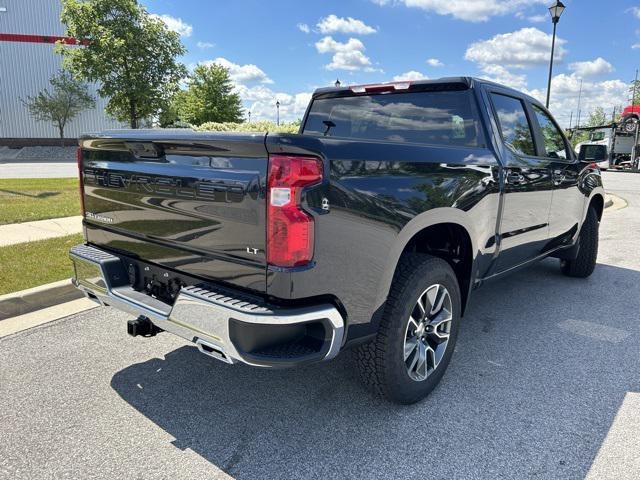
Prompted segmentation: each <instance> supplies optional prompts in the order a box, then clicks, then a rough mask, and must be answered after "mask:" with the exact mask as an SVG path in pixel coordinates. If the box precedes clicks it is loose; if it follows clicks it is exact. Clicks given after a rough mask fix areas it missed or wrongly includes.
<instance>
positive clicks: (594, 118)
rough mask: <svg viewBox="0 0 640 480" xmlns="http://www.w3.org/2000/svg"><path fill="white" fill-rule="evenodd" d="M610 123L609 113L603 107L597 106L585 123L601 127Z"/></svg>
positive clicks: (589, 125) (587, 125)
mask: <svg viewBox="0 0 640 480" xmlns="http://www.w3.org/2000/svg"><path fill="white" fill-rule="evenodd" d="M607 123H609V121H608V119H607V114H606V113H605V111H604V108H602V107H596V109H595V110H594V111H593V112H591V114H590V115H589V118H588V119H587V122H586V123H585V126H586V127H599V126H600V125H606V124H607Z"/></svg>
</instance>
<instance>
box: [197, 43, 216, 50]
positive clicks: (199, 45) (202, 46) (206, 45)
mask: <svg viewBox="0 0 640 480" xmlns="http://www.w3.org/2000/svg"><path fill="white" fill-rule="evenodd" d="M196 45H197V46H198V48H201V49H203V50H204V49H206V48H213V47H215V46H216V44H215V43H211V42H198V43H197V44H196Z"/></svg>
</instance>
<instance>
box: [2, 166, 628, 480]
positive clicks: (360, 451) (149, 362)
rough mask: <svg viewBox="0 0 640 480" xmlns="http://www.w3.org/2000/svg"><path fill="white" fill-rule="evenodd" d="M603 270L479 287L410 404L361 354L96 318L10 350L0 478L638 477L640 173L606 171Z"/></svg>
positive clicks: (518, 277) (552, 264) (7, 345)
mask: <svg viewBox="0 0 640 480" xmlns="http://www.w3.org/2000/svg"><path fill="white" fill-rule="evenodd" d="M605 187H606V189H607V191H608V192H610V193H613V194H616V195H617V196H619V197H622V198H624V199H625V200H626V201H627V202H628V207H627V208H622V209H618V210H613V209H609V210H607V212H606V213H605V216H604V219H603V222H602V225H601V232H600V235H601V236H600V238H601V243H600V254H599V259H598V263H599V265H598V267H597V269H596V272H595V274H594V275H593V276H592V277H591V278H589V279H588V280H576V279H568V278H566V277H563V276H562V275H561V274H560V270H559V266H558V262H557V261H554V260H547V261H544V262H542V263H540V264H538V265H536V266H534V267H532V268H531V269H529V270H525V271H522V272H520V273H517V274H515V275H513V276H511V277H508V278H505V279H503V280H499V281H495V282H493V283H490V284H487V285H485V286H484V287H483V288H482V289H481V290H478V291H477V292H475V297H474V299H473V301H472V305H471V308H470V311H469V312H468V314H467V315H466V317H465V319H464V322H463V326H462V331H461V335H460V338H459V340H458V344H457V347H456V352H455V355H454V357H453V361H452V363H451V366H450V367H449V370H448V372H447V374H446V375H445V377H444V379H443V381H442V383H441V384H440V386H439V387H437V388H436V390H435V391H434V392H433V394H432V395H431V396H430V397H428V398H427V400H426V401H424V402H422V403H420V404H417V405H413V406H409V407H400V406H397V405H392V404H389V403H387V402H385V401H383V400H381V399H378V398H376V397H374V396H372V395H371V394H369V393H368V391H367V390H365V389H364V388H363V387H362V386H361V384H360V383H359V381H358V378H357V375H356V372H355V365H354V364H353V363H352V360H351V358H350V356H349V355H341V356H340V357H338V358H337V359H336V360H334V361H332V362H330V363H327V364H320V365H314V366H310V367H306V368H301V369H295V370H276V371H269V370H260V369H252V368H249V367H245V366H228V365H225V364H222V363H220V362H216V361H215V360H213V359H211V358H208V357H205V356H203V355H202V354H200V353H199V352H198V351H197V350H196V349H195V348H194V347H192V346H190V345H187V344H186V343H185V342H183V341H182V340H180V339H177V338H175V337H172V336H170V335H168V334H166V335H164V334H163V335H160V336H158V337H155V338H152V339H139V338H137V339H134V338H131V337H129V336H127V334H126V329H125V321H126V319H128V317H127V316H125V315H124V314H121V313H118V312H116V311H112V310H108V309H98V308H96V309H93V310H89V311H87V312H84V313H81V314H77V315H74V316H70V317H66V318H63V319H60V320H57V321H55V322H52V323H49V324H47V325H44V326H42V327H38V328H34V329H31V330H26V331H23V332H20V333H17V334H14V335H11V336H8V337H5V338H2V339H0V365H1V366H2V367H1V369H0V398H2V408H0V435H1V437H2V441H1V442H0V477H1V478H7V479H9V478H10V479H22V478H24V479H31V478H109V479H112V478H145V479H148V478H196V477H199V478H237V479H246V478H278V479H284V478H349V477H350V478H386V479H390V478H453V477H455V478H563V479H566V478H584V477H586V476H588V477H592V478H598V479H600V478H640V455H639V454H638V452H640V373H639V372H640V315H639V314H638V312H639V311H640V295H639V293H640V245H639V238H638V232H640V175H634V174H627V173H616V172H611V173H606V174H605Z"/></svg>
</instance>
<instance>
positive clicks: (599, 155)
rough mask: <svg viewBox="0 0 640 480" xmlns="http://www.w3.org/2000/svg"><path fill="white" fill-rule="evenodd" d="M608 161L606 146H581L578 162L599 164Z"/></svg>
mask: <svg viewBox="0 0 640 480" xmlns="http://www.w3.org/2000/svg"><path fill="white" fill-rule="evenodd" d="M608 159H609V153H608V152H607V147H606V145H582V146H581V147H580V152H579V153H578V160H580V161H581V162H586V163H592V162H595V163H600V162H605V161H607V160H608Z"/></svg>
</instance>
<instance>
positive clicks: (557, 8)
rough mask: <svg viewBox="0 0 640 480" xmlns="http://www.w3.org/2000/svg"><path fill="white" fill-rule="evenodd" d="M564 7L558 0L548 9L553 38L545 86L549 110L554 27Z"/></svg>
mask: <svg viewBox="0 0 640 480" xmlns="http://www.w3.org/2000/svg"><path fill="white" fill-rule="evenodd" d="M565 8H566V7H565V6H564V4H563V3H562V2H561V1H560V0H556V3H554V4H553V5H551V6H550V7H549V13H550V14H551V21H552V22H553V38H552V40H551V61H550V62H549V83H548V84H547V103H546V107H547V108H549V99H550V98H551V76H552V75H553V55H554V53H555V52H554V51H555V49H556V27H557V26H558V22H559V21H560V16H561V15H562V12H564V9H565Z"/></svg>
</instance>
